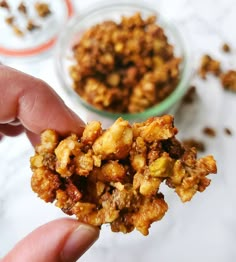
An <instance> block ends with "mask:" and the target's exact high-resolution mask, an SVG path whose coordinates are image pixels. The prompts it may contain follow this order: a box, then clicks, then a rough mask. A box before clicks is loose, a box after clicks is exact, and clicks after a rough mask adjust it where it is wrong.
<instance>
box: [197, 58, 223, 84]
mask: <svg viewBox="0 0 236 262" xmlns="http://www.w3.org/2000/svg"><path fill="white" fill-rule="evenodd" d="M208 73H212V74H214V75H215V76H219V75H220V73H221V64H220V62H219V61H217V60H215V59H213V58H212V57H211V56H209V55H204V56H203V57H202V59H201V64H200V68H199V70H198V74H199V75H200V77H201V78H202V79H206V75H207V74H208Z"/></svg>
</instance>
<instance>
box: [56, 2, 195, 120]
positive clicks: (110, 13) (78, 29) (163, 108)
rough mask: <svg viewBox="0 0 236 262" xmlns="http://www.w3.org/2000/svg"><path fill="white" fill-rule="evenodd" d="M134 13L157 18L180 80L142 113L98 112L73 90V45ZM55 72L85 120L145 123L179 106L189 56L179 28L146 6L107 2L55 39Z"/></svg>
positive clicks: (187, 76)
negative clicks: (178, 64) (97, 26)
mask: <svg viewBox="0 0 236 262" xmlns="http://www.w3.org/2000/svg"><path fill="white" fill-rule="evenodd" d="M136 12H140V13H141V15H142V17H143V18H146V17H148V16H150V15H156V16H157V17H158V23H159V24H160V25H161V26H162V27H163V28H164V31H165V34H166V35H167V37H168V41H169V43H171V44H172V45H173V46H174V52H175V56H178V57H181V58H182V63H181V68H180V72H181V75H180V81H179V83H178V85H177V87H176V89H175V90H174V91H173V92H172V93H171V94H170V95H169V96H168V97H167V98H166V99H164V100H163V101H162V102H161V103H159V104H157V105H155V106H153V107H151V108H149V109H147V110H145V111H143V112H141V113H133V114H130V113H111V112H108V111H104V110H98V109H97V108H95V107H94V106H92V105H90V104H88V103H87V102H86V101H85V100H84V99H82V98H80V96H79V95H78V94H77V93H76V92H75V91H74V89H73V88H72V79H71V77H70V75H69V66H70V65H71V64H73V53H72V46H73V44H74V43H76V42H77V41H78V40H79V36H80V35H81V34H82V33H83V32H84V31H85V30H87V29H88V28H90V27H91V26H93V25H95V24H97V23H101V22H103V21H105V20H113V21H116V22H119V21H120V18H121V16H131V15H133V14H134V13H136ZM55 57H56V58H55V59H56V70H57V75H58V78H59V80H60V82H61V84H62V88H63V89H64V90H65V91H66V93H67V94H68V96H69V98H70V99H72V100H73V102H74V103H75V104H77V105H78V106H80V107H78V108H81V106H82V108H84V109H85V110H86V114H87V120H88V121H90V120H100V121H105V120H108V122H109V120H110V122H111V123H112V121H114V120H115V119H117V118H118V117H122V118H123V119H126V120H129V121H131V122H133V121H138V120H144V119H147V118H148V117H151V116H157V115H163V114H167V113H168V114H174V113H175V111H176V108H177V107H178V104H179V102H180V100H181V98H182V97H183V95H184V94H185V92H186V89H187V88H188V86H189V80H190V77H191V67H190V56H189V50H188V46H187V45H186V42H185V39H184V37H183V36H182V34H181V32H180V30H179V29H177V28H176V27H175V26H174V25H173V24H171V23H170V22H167V21H165V20H164V19H163V17H162V16H161V15H160V14H159V13H157V11H156V10H155V9H153V8H151V7H148V6H147V4H143V5H142V4H136V3H132V4H131V3H129V2H127V1H126V2H121V1H119V2H114V1H112V2H110V3H108V2H107V3H106V2H105V3H103V4H102V3H100V4H99V5H98V6H94V7H93V8H92V9H89V10H86V11H85V12H83V13H80V14H79V15H78V16H76V17H74V18H72V19H71V21H69V23H68V24H67V26H66V27H65V28H64V30H63V32H61V35H60V36H59V39H58V44H57V47H56V56H55Z"/></svg>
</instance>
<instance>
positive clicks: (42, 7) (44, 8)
mask: <svg viewBox="0 0 236 262" xmlns="http://www.w3.org/2000/svg"><path fill="white" fill-rule="evenodd" d="M35 10H36V12H37V14H38V15H39V16H40V17H46V16H48V15H50V14H51V10H50V8H49V5H48V4H47V3H43V2H37V3H35Z"/></svg>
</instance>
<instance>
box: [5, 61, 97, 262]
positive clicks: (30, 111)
mask: <svg viewBox="0 0 236 262" xmlns="http://www.w3.org/2000/svg"><path fill="white" fill-rule="evenodd" d="M48 128H50V129H54V130H56V131H57V132H58V133H60V134H62V135H66V134H69V133H71V132H75V133H77V134H78V135H81V134H82V132H83V129H84V123H83V121H82V120H81V119H80V118H79V117H78V116H77V115H75V114H74V113H73V112H72V111H71V110H70V109H69V108H68V107H66V105H65V104H64V102H63V101H62V100H61V99H60V98H59V97H58V96H57V95H56V93H55V92H54V91H53V89H51V88H50V87H49V86H48V85H47V84H46V83H44V82H43V81H41V80H39V79H36V78H34V77H31V76H28V75H26V74H23V73H21V72H19V71H16V70H14V69H11V68H8V67H5V66H2V65H0V139H1V138H2V137H3V136H4V135H8V136H16V135H18V134H20V133H22V132H26V134H27V136H28V138H29V140H30V141H31V143H32V144H33V145H35V144H37V143H38V142H39V138H40V133H41V132H42V131H43V130H45V129H48ZM98 236H99V230H98V229H97V228H95V227H92V226H88V225H85V224H82V223H80V222H78V221H76V220H73V219H69V218H65V219H58V220H55V221H52V222H50V223H47V224H45V225H43V226H41V227H39V228H38V229H36V230H35V231H33V232H32V233H31V234H29V235H28V236H26V237H25V238H24V239H23V240H21V241H20V242H19V243H18V244H17V245H16V246H15V247H14V248H13V249H12V251H10V252H9V254H7V255H6V256H5V257H4V258H3V259H2V260H1V261H2V262H11V261H19V262H21V261H22V262H23V261H34V262H45V261H48V262H64V261H67V262H73V261H76V260H77V259H78V258H79V257H80V256H81V255H82V254H83V253H84V252H85V251H86V250H87V249H88V248H89V247H90V246H91V245H92V244H93V243H94V242H95V241H96V239H97V238H98Z"/></svg>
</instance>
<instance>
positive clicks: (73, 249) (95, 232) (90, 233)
mask: <svg viewBox="0 0 236 262" xmlns="http://www.w3.org/2000/svg"><path fill="white" fill-rule="evenodd" d="M98 237H99V229H98V228H96V227H93V226H89V225H86V224H80V225H79V226H78V227H77V228H76V229H75V230H74V231H73V232H72V233H71V234H70V235H69V237H68V239H67V240H66V242H65V245H64V247H63V250H62V252H61V260H62V261H63V262H74V261H77V259H78V258H80V257H81V256H82V255H83V254H84V253H85V252H86V251H87V250H88V249H89V248H90V247H91V246H92V245H93V244H94V242H95V241H96V240H97V239H98Z"/></svg>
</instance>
